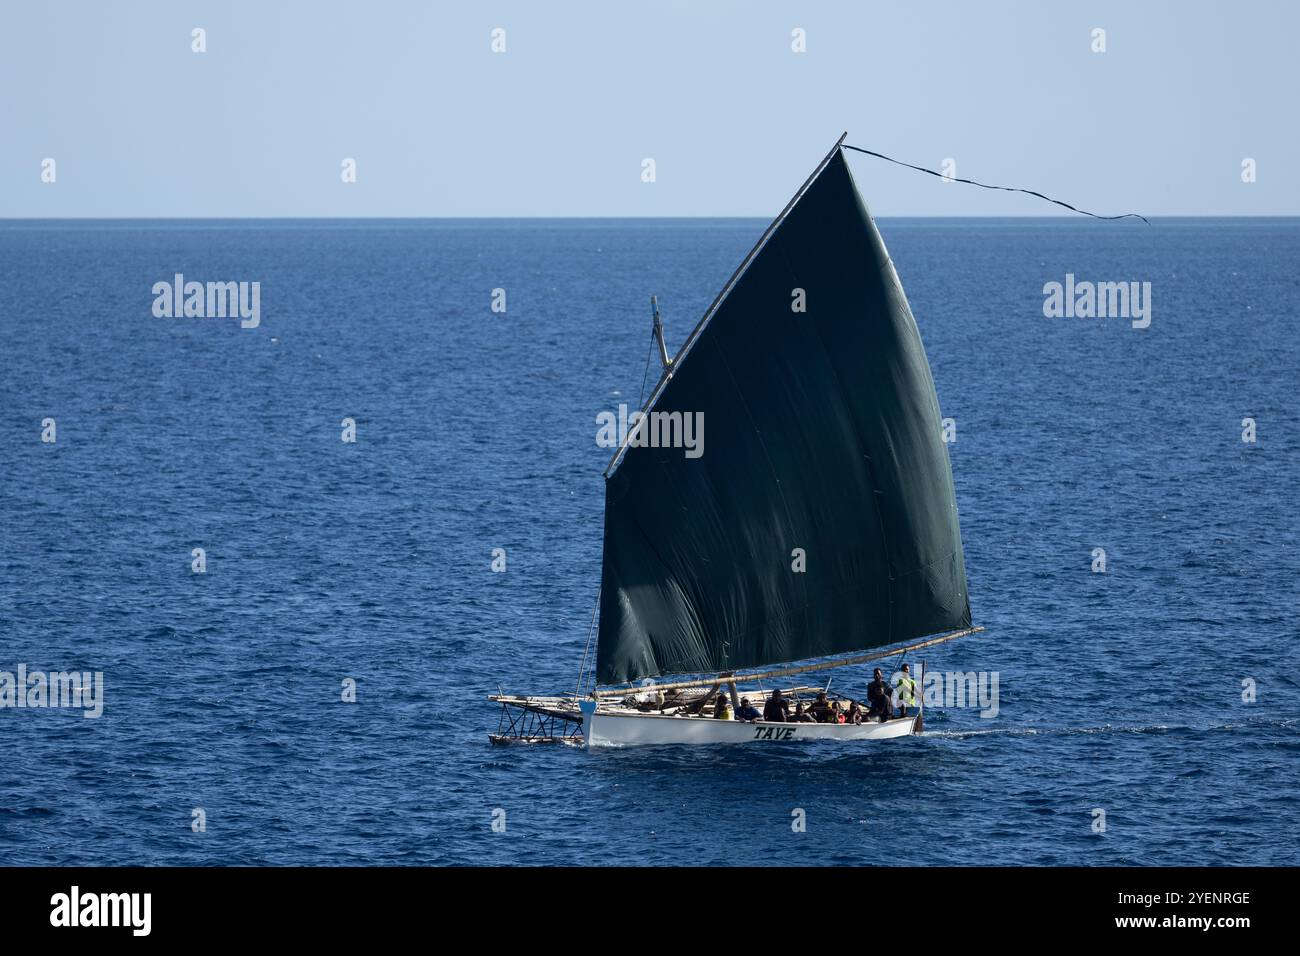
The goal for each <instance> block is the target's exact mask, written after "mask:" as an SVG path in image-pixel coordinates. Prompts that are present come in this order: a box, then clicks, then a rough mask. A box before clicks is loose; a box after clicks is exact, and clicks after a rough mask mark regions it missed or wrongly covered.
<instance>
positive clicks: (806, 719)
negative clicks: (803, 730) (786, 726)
mask: <svg viewBox="0 0 1300 956" xmlns="http://www.w3.org/2000/svg"><path fill="white" fill-rule="evenodd" d="M790 720H791V721H792V722H794V723H796V724H811V723H813V722H814V719H813V716H812V714H810V713H808V711H806V710H804V706H803V701H799V703H798V704H796V705H795V708H794V716H793V717H791V718H790Z"/></svg>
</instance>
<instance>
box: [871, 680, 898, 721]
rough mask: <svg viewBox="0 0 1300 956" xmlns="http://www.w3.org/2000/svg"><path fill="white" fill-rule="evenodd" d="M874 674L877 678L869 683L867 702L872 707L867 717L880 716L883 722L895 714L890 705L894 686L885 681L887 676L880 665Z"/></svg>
mask: <svg viewBox="0 0 1300 956" xmlns="http://www.w3.org/2000/svg"><path fill="white" fill-rule="evenodd" d="M872 676H874V677H875V680H873V681H872V682H871V683H870V684H868V685H867V703H868V704H870V705H871V709H870V710H868V711H867V717H868V718H871V717H879V718H880V722H881V723H882V724H883V723H884V722H885V721H887V720H888V719H889V718H890V717H892V716H893V715H894V711H893V708H892V707H890V705H889V695H890V694H891V693H892V688H891V687H890V686H889V685H888V684H886V683H885V676H884V675H883V674H882V673H880V668H879V667H877V668H876V670H875V672H874V674H873V675H872Z"/></svg>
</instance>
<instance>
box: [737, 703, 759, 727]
mask: <svg viewBox="0 0 1300 956" xmlns="http://www.w3.org/2000/svg"><path fill="white" fill-rule="evenodd" d="M762 716H763V715H762V714H760V713H759V712H758V708H756V707H754V706H753V705H752V704H751V703H750V702H749V698H748V697H742V698H740V710H738V711H736V719H737V720H748V721H750V722H751V723H752V722H753V721H755V720H758V719H759V718H760V717H762Z"/></svg>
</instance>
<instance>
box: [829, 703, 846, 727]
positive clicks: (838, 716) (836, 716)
mask: <svg viewBox="0 0 1300 956" xmlns="http://www.w3.org/2000/svg"><path fill="white" fill-rule="evenodd" d="M844 720H845V717H844V710H843V708H842V707H840V702H839V701H838V700H837V701H836V702H835V703H833V704H831V723H832V724H842V723H844Z"/></svg>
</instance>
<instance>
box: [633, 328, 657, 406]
mask: <svg viewBox="0 0 1300 956" xmlns="http://www.w3.org/2000/svg"><path fill="white" fill-rule="evenodd" d="M654 347H655V330H654V329H651V330H650V344H649V345H647V346H646V349H645V371H644V372H642V373H641V397H640V398H638V399H637V400H636V407H637V408H645V380H646V377H647V376H648V375H649V374H650V353H651V352H653V351H654Z"/></svg>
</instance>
